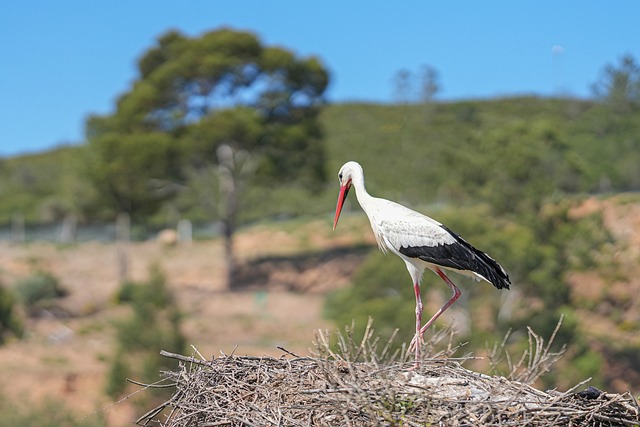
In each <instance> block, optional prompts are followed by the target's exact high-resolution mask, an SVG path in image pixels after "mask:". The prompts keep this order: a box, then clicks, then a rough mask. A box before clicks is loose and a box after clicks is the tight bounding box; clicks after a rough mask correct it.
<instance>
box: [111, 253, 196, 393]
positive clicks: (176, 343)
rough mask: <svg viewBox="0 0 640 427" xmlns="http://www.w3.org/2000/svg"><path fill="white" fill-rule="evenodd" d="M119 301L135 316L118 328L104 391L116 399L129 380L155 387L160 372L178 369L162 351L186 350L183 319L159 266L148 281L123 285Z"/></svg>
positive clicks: (153, 269) (151, 269) (120, 324)
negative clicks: (181, 329)
mask: <svg viewBox="0 0 640 427" xmlns="http://www.w3.org/2000/svg"><path fill="white" fill-rule="evenodd" d="M117 300H118V301H120V302H122V303H126V304H129V305H130V306H131V308H132V314H131V316H129V317H128V318H126V319H124V320H122V321H120V322H118V323H117V324H116V337H117V350H116V354H115V355H114V357H113V359H112V361H111V366H110V369H109V374H108V379H107V385H106V389H105V392H106V393H107V394H108V395H109V396H111V397H113V398H116V397H117V396H119V395H121V394H122V393H123V392H124V391H125V390H126V387H127V383H126V377H127V376H129V377H132V378H135V379H136V380H138V381H141V382H146V383H152V382H155V381H157V380H158V379H159V377H158V373H159V371H160V370H161V369H173V368H175V366H174V364H173V363H171V362H170V361H168V359H166V358H163V357H161V356H160V350H168V351H171V352H178V353H179V352H181V351H183V350H184V348H185V338H184V336H183V335H182V333H181V331H180V321H181V315H180V313H179V311H178V310H177V308H176V306H175V304H174V298H173V295H172V293H171V292H170V290H169V289H168V288H167V285H166V278H165V276H164V274H163V272H162V270H161V269H160V268H159V267H158V266H152V267H151V268H150V273H149V279H148V280H147V281H145V282H142V283H136V282H127V283H124V284H123V285H122V287H121V288H120V290H119V291H118V294H117Z"/></svg>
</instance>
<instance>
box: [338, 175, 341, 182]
mask: <svg viewBox="0 0 640 427" xmlns="http://www.w3.org/2000/svg"><path fill="white" fill-rule="evenodd" d="M338 179H339V180H340V181H342V174H341V173H339V174H338Z"/></svg>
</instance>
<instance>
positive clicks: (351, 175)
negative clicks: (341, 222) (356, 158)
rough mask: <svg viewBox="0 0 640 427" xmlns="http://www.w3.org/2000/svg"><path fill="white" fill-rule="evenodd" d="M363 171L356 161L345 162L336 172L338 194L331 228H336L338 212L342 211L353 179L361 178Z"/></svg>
mask: <svg viewBox="0 0 640 427" xmlns="http://www.w3.org/2000/svg"><path fill="white" fill-rule="evenodd" d="M363 175H364V173H363V172H362V166H360V165H359V164H358V163H356V162H347V163H345V164H344V165H342V167H341V168H340V172H338V182H339V183H340V194H339V195H338V204H337V205H336V216H335V217H334V218H333V229H334V230H335V229H336V225H338V219H339V218H340V212H342V206H343V205H344V201H345V200H346V199H347V194H348V193H349V189H351V185H352V182H353V180H354V179H359V180H362V177H363Z"/></svg>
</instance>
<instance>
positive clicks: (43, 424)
mask: <svg viewBox="0 0 640 427" xmlns="http://www.w3.org/2000/svg"><path fill="white" fill-rule="evenodd" d="M0 413H2V416H1V417H0V427H32V426H38V427H81V426H82V427H102V426H106V425H107V422H106V420H105V419H104V417H103V416H102V415H101V414H100V413H97V414H94V415H89V416H87V417H82V416H79V415H76V414H74V413H73V412H72V411H71V410H70V409H69V408H67V407H65V405H64V404H63V403H62V402H60V401H58V400H55V399H53V398H49V399H47V400H45V401H44V402H42V403H37V404H34V403H32V402H29V403H26V402H16V401H11V400H9V399H6V398H5V397H4V396H0Z"/></svg>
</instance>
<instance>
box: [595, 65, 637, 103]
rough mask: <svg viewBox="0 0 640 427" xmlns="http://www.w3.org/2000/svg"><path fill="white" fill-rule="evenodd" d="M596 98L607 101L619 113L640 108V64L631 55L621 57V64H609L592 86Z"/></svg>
mask: <svg viewBox="0 0 640 427" xmlns="http://www.w3.org/2000/svg"><path fill="white" fill-rule="evenodd" d="M592 90H593V93H594V95H595V97H596V99H600V100H602V101H604V102H606V103H607V104H608V105H609V106H610V107H611V108H612V109H613V110H614V111H615V112H617V113H629V112H632V111H637V109H638V108H640V66H638V64H637V63H636V61H635V59H634V58H633V56H631V55H624V56H623V57H622V58H620V62H619V64H618V65H617V66H616V65H613V64H607V65H606V66H605V67H604V69H603V70H602V73H601V76H600V79H599V80H598V82H596V83H595V84H594V85H593V86H592Z"/></svg>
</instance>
